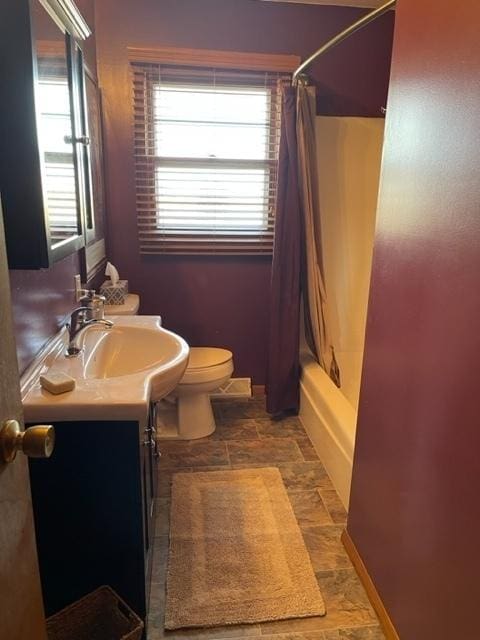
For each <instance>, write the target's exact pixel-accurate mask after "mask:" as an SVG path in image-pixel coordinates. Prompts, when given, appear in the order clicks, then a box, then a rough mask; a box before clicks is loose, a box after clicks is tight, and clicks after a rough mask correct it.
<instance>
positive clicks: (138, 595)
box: [29, 408, 157, 620]
mask: <svg viewBox="0 0 480 640" xmlns="http://www.w3.org/2000/svg"><path fill="white" fill-rule="evenodd" d="M154 420H155V415H154V410H153V408H152V409H151V410H150V416H149V423H148V424H149V426H147V428H146V429H145V427H144V426H143V427H141V426H140V425H139V423H138V422H133V421H109V422H96V421H91V422H58V423H54V425H55V431H56V445H55V450H54V453H53V455H52V457H51V458H49V459H48V460H33V459H31V460H30V461H29V465H30V479H31V487H32V501H33V510H34V516H35V530H36V536H37V546H38V556H39V564H40V574H41V580H42V590H43V597H44V604H45V610H46V615H47V616H50V615H52V614H53V613H55V612H57V611H59V610H60V609H62V608H63V607H65V606H67V605H69V604H71V603H72V602H74V601H75V600H77V599H78V598H81V597H82V596H84V595H86V594H87V593H89V592H91V591H93V590H94V589H96V588H97V587H98V586H101V585H103V584H108V585H110V586H111V587H112V588H113V589H114V590H115V591H116V592H117V593H118V594H119V595H120V596H121V597H122V598H123V599H124V600H125V601H126V602H127V604H128V605H129V606H130V607H131V608H132V609H133V610H134V611H135V612H136V613H137V614H138V615H139V616H140V617H141V618H142V619H144V620H145V619H146V616H147V611H148V600H149V592H150V578H151V569H152V553H153V536H154V525H155V496H156V487H157V458H156V456H155V433H154V426H153V425H154Z"/></svg>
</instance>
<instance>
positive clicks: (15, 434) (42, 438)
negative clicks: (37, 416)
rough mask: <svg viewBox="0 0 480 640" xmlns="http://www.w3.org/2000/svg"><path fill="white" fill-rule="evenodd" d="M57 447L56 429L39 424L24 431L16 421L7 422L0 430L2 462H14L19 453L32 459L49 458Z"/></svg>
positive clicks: (0, 455)
mask: <svg viewBox="0 0 480 640" xmlns="http://www.w3.org/2000/svg"><path fill="white" fill-rule="evenodd" d="M54 447H55V429H54V428H53V426H52V425H51V424H39V425H37V426H35V427H30V428H29V429H25V431H22V430H21V429H20V425H19V423H18V422H17V421H16V420H7V421H6V422H4V423H3V425H2V427H1V429H0V462H13V460H15V456H16V455H17V452H18V451H22V452H23V453H24V454H25V455H26V456H29V457H30V458H49V457H50V456H51V455H52V453H53V449H54Z"/></svg>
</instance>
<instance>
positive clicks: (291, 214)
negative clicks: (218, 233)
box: [266, 84, 340, 415]
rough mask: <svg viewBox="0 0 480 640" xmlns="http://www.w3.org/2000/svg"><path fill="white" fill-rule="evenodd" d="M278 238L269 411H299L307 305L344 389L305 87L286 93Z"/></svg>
mask: <svg viewBox="0 0 480 640" xmlns="http://www.w3.org/2000/svg"><path fill="white" fill-rule="evenodd" d="M282 108H283V113H282V130H281V137H280V151H279V171H278V187H277V203H276V212H275V240H274V249H273V263H272V282H271V306H270V335H269V345H268V363H267V384H266V394H267V411H268V412H269V413H271V414H274V415H276V414H281V413H283V412H286V411H291V412H294V413H298V409H299V402H300V392H299V382H300V361H299V360H300V358H299V336H300V300H301V295H302V294H303V303H304V316H305V330H306V331H305V333H306V338H307V342H308V343H309V346H310V348H311V350H312V352H313V353H314V355H315V356H316V358H317V360H318V362H319V363H320V365H321V366H322V367H323V368H324V369H325V371H326V372H327V373H328V374H329V375H330V377H331V378H332V380H333V381H334V382H335V384H337V386H340V372H339V370H338V366H337V363H336V361H335V354H334V351H333V346H332V344H331V341H330V336H329V332H328V315H327V313H328V310H327V303H326V293H325V284H324V277H323V265H322V250H321V249H322V247H321V229H320V212H319V206H318V193H317V183H318V181H317V167H316V151H315V94H314V92H313V90H312V89H310V88H307V87H306V86H304V85H303V84H299V85H298V86H297V88H296V89H294V88H293V87H284V89H283V104H282Z"/></svg>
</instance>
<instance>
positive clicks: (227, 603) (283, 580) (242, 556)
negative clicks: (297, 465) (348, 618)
mask: <svg viewBox="0 0 480 640" xmlns="http://www.w3.org/2000/svg"><path fill="white" fill-rule="evenodd" d="M324 614H325V605H324V603H323V598H322V595H321V593H320V590H319V588H318V585H317V581H316V579H315V574H314V572H313V569H312V566H311V564H310V559H309V557H308V552H307V549H306V548H305V544H304V542H303V538H302V534H301V532H300V529H299V528H298V524H297V521H296V519H295V515H294V513H293V511H292V508H291V506H290V502H289V500H288V495H287V492H286V491H285V488H284V485H283V482H282V477H281V475H280V472H279V471H278V469H274V468H264V469H242V470H239V471H207V472H199V473H177V474H175V476H174V478H173V485H172V506H171V524H170V551H169V559H168V573H167V602H166V610H165V628H166V629H179V628H182V627H212V626H217V625H230V624H241V623H254V622H264V621H269V620H283V619H286V618H305V617H309V616H317V615H324Z"/></svg>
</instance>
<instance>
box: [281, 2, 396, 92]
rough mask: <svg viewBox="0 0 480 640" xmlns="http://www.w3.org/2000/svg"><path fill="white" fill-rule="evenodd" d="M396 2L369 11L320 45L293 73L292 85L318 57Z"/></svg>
mask: <svg viewBox="0 0 480 640" xmlns="http://www.w3.org/2000/svg"><path fill="white" fill-rule="evenodd" d="M396 1H397V0H389V1H388V2H386V3H385V4H383V5H382V6H381V7H378V9H374V10H373V11H370V13H367V14H366V15H364V16H363V17H362V18H360V20H357V22H354V23H353V24H351V25H350V26H349V27H347V28H346V29H344V30H343V31H342V32H340V33H339V34H337V35H336V36H335V37H334V38H332V39H331V40H329V41H328V42H326V43H325V44H324V45H322V46H321V47H320V49H317V51H315V53H313V54H312V55H311V56H310V57H309V58H307V59H306V60H305V62H302V64H301V65H300V66H299V67H298V68H297V69H296V70H295V71H294V72H293V76H292V84H295V82H296V81H297V80H298V78H299V76H300V75H301V73H302V72H303V71H304V70H305V69H306V68H307V67H309V66H310V65H311V64H312V62H313V61H314V60H316V59H317V58H318V57H320V56H321V55H323V54H324V53H326V52H327V51H330V49H333V47H335V46H336V45H337V44H339V43H340V42H342V41H343V40H345V39H346V38H348V37H349V36H351V35H352V34H353V33H355V32H356V31H358V30H359V29H361V28H362V27H365V26H366V25H367V24H370V22H372V21H373V20H376V18H379V17H380V16H381V15H383V14H384V13H386V12H387V11H388V10H389V9H391V8H392V7H394V6H395V4H396Z"/></svg>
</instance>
